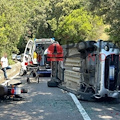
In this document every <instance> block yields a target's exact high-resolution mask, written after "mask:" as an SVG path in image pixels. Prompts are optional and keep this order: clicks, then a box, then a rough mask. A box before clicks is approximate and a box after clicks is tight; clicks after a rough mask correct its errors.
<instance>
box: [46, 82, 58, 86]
mask: <svg viewBox="0 0 120 120" xmlns="http://www.w3.org/2000/svg"><path fill="white" fill-rule="evenodd" d="M47 85H48V87H57V86H58V83H57V82H55V81H48V82H47Z"/></svg>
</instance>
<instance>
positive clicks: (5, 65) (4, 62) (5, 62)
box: [1, 53, 11, 80]
mask: <svg viewBox="0 0 120 120" xmlns="http://www.w3.org/2000/svg"><path fill="white" fill-rule="evenodd" d="M1 67H2V69H1V70H2V71H3V73H4V77H5V79H6V80H8V78H7V73H6V70H7V69H11V67H10V66H8V59H7V54H6V53H5V54H4V56H3V57H2V58H1Z"/></svg>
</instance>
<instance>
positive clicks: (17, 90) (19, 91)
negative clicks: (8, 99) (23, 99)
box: [14, 87, 21, 95]
mask: <svg viewBox="0 0 120 120" xmlns="http://www.w3.org/2000/svg"><path fill="white" fill-rule="evenodd" d="M14 94H15V95H20V94H21V88H19V87H17V88H15V93H14Z"/></svg>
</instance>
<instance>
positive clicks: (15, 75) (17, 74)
mask: <svg viewBox="0 0 120 120" xmlns="http://www.w3.org/2000/svg"><path fill="white" fill-rule="evenodd" d="M18 75H19V73H17V74H16V75H14V76H13V77H11V78H10V79H9V80H6V81H5V82H4V83H2V84H1V85H6V84H7V83H8V82H9V81H10V80H12V79H14V78H15V77H16V76H18Z"/></svg>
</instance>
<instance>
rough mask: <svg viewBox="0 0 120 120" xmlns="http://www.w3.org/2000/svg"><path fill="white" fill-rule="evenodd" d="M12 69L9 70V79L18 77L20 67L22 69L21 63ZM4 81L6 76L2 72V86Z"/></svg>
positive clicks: (0, 79) (0, 76)
mask: <svg viewBox="0 0 120 120" xmlns="http://www.w3.org/2000/svg"><path fill="white" fill-rule="evenodd" d="M11 67H12V69H9V70H7V76H8V78H10V77H13V76H14V75H16V74H17V73H19V71H20V67H21V63H20V62H17V63H16V64H14V65H11ZM4 81H5V80H4V74H3V71H2V70H0V84H1V83H3V82H4Z"/></svg>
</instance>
